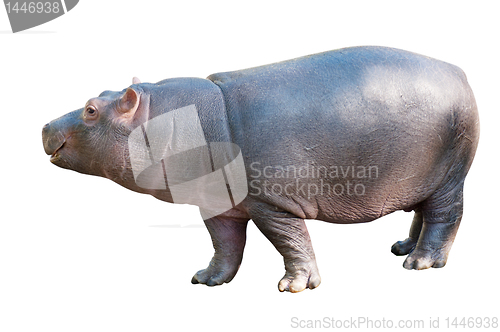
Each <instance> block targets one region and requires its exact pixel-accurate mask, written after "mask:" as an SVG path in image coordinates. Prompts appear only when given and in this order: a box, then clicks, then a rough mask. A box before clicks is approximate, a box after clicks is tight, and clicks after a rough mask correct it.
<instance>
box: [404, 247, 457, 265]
mask: <svg viewBox="0 0 500 332" xmlns="http://www.w3.org/2000/svg"><path fill="white" fill-rule="evenodd" d="M447 256H448V255H447V254H443V253H442V252H441V251H439V250H438V251H436V252H427V251H423V250H418V249H416V250H414V251H413V252H411V253H410V254H409V255H408V257H406V260H405V262H404V263H403V267H404V268H405V269H407V270H424V269H428V268H430V267H434V268H440V267H443V266H445V265H446V261H447V259H448V257H447Z"/></svg>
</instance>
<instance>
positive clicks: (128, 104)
mask: <svg viewBox="0 0 500 332" xmlns="http://www.w3.org/2000/svg"><path fill="white" fill-rule="evenodd" d="M138 107H139V95H138V94H137V92H135V90H134V89H132V88H128V89H127V90H126V91H125V93H124V94H123V96H122V97H121V98H120V101H119V103H118V111H119V112H120V113H122V114H124V113H127V114H130V115H131V116H133V115H134V114H135V112H136V111H137V108H138Z"/></svg>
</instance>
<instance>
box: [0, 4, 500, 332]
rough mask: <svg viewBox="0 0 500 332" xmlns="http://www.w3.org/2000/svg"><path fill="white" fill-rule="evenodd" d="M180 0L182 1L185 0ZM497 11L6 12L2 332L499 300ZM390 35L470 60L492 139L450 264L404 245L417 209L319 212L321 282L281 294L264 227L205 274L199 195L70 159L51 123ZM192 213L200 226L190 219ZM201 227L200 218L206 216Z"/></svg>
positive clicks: (439, 311)
mask: <svg viewBox="0 0 500 332" xmlns="http://www.w3.org/2000/svg"><path fill="white" fill-rule="evenodd" d="M181 3H182V4H181ZM497 12H498V7H497V6H496V2H493V1H477V2H470V1H418V2H406V1H405V2H403V1H371V2H367V1H349V2H347V1H328V2H326V1H325V2H321V1H318V2H315V1H310V2H307V3H306V2H304V1H301V2H292V1H280V2H271V1H265V2H258V1H252V2H246V3H245V4H242V2H236V1H232V2H218V1H200V2H194V1H183V2H180V1H152V0H145V1H141V2H138V1H136V2H132V1H128V2H126V1H118V0H114V1H111V0H108V1H97V0H82V1H80V3H79V4H78V5H77V6H76V7H75V8H74V9H73V10H72V11H70V12H68V13H67V14H66V15H64V16H62V17H60V18H58V19H56V20H54V21H52V22H49V23H46V24H44V25H41V26H38V27H35V28H33V29H31V30H28V31H26V32H22V33H18V34H12V33H11V32H10V31H9V30H10V26H9V23H8V20H7V15H6V13H5V11H4V10H3V9H0V32H1V33H0V50H1V53H0V60H1V61H0V74H1V79H0V96H1V104H0V109H1V119H2V121H1V124H2V130H1V131H0V138H1V141H0V142H1V143H0V144H1V151H2V155H1V163H0V167H1V175H2V177H3V178H2V182H1V183H2V185H1V188H2V190H1V192H2V197H3V198H2V199H1V206H2V208H1V221H0V331H2V332H11V331H53V332H55V331H65V332H67V331H72V332H76V331H93V332H97V331H147V332H149V331H151V332H152V331H180V330H194V329H198V330H208V331H212V330H216V329H217V330H219V331H258V330H259V329H265V330H266V331H286V330H289V329H292V324H291V323H292V321H291V319H292V317H298V319H301V320H308V319H314V320H316V319H319V320H322V319H323V318H324V317H333V318H335V319H350V318H351V317H359V316H364V317H368V318H369V319H372V320H382V319H383V318H385V319H386V320H388V319H391V320H393V321H394V324H397V322H398V320H401V319H402V320H407V319H408V320H420V319H421V320H424V322H425V324H426V327H428V324H429V319H430V318H431V317H432V318H433V319H436V318H438V317H439V318H440V327H441V328H443V327H446V320H445V319H446V318H447V317H450V318H454V317H460V318H461V317H493V316H496V317H498V316H500V313H499V310H498V308H499V300H498V298H499V279H500V278H499V277H500V275H499V272H498V266H499V260H498V251H499V249H498V234H499V228H500V224H499V217H498V206H499V202H498V196H499V195H498V186H500V181H499V179H498V177H499V171H498V158H497V154H498V143H499V139H498V136H497V134H498V132H499V129H498V123H499V120H500V118H499V115H498V114H499V112H498V95H499V84H498V78H499V77H500V70H499V65H498V63H499V52H498V48H497V44H498V33H499V24H498V15H497ZM357 45H383V46H391V47H397V48H402V49H406V50H410V51H413V52H416V53H421V54H425V55H428V56H431V57H434V58H438V59H441V60H444V61H447V62H450V63H453V64H456V65H458V66H459V67H461V68H462V69H463V70H464V71H465V72H466V74H467V76H468V79H469V83H470V85H471V86H472V89H473V90H474V93H475V96H476V99H477V104H478V107H479V112H480V117H481V140H480V144H479V148H478V151H477V154H476V159H475V161H474V164H473V165H472V169H471V171H470V173H469V176H468V178H467V181H466V187H465V212H464V217H463V220H462V225H461V227H460V230H459V233H458V235H457V238H456V241H455V244H454V246H453V249H452V251H451V254H450V257H449V260H448V264H447V266H446V267H445V268H443V269H430V270H425V271H407V270H405V269H403V267H402V264H403V261H404V257H396V256H394V255H392V254H391V252H390V247H391V245H392V244H393V243H394V242H395V241H396V240H402V239H404V238H406V236H407V233H408V230H409V227H410V222H411V219H412V215H411V214H409V213H404V212H397V213H394V214H392V215H389V216H386V217H384V218H381V219H380V220H377V221H374V222H372V223H367V224H359V225H335V224H328V223H323V222H319V221H308V227H309V231H310V233H311V237H312V241H313V244H314V248H315V252H316V256H317V261H318V266H319V269H320V273H321V276H322V284H321V286H320V287H319V288H318V289H315V290H312V291H311V290H305V291H304V292H302V293H299V294H290V293H279V292H278V290H277V283H278V281H279V279H280V278H281V277H282V275H283V273H284V269H283V262H282V258H281V256H280V255H279V254H278V252H277V251H276V250H275V249H274V247H273V246H272V245H271V244H270V243H269V242H268V241H267V240H266V239H265V238H264V236H263V235H262V234H261V233H260V232H259V231H258V230H257V229H256V227H255V226H254V225H253V224H252V223H250V224H249V228H248V241H247V246H246V250H245V255H244V259H243V264H242V266H241V268H240V271H239V272H238V275H237V276H236V277H235V279H234V280H233V281H232V282H231V283H230V284H225V285H223V286H219V287H213V288H209V287H206V286H204V285H191V283H190V280H191V277H192V275H193V274H194V273H195V272H196V271H197V270H199V269H202V268H205V267H206V265H207V264H208V262H209V260H210V258H211V257H212V253H213V249H212V246H211V241H210V237H209V234H208V232H207V231H206V230H205V229H204V228H203V227H202V226H201V225H202V220H201V218H200V217H199V212H198V209H197V208H196V207H193V206H185V205H173V204H167V203H163V202H160V201H158V200H156V199H154V198H152V197H149V196H145V195H140V194H137V193H133V192H130V191H127V190H126V189H124V188H122V187H120V186H118V185H116V184H115V183H113V182H111V181H109V180H107V179H103V178H97V177H92V176H87V175H82V174H78V173H76V172H72V171H68V170H63V169H60V168H58V167H56V166H54V165H52V164H51V163H50V162H49V157H48V156H46V155H45V153H44V151H43V147H42V140H41V130H42V126H43V125H44V124H45V123H47V122H49V121H50V120H52V119H55V118H56V117H59V116H61V115H63V114H65V113H67V112H69V111H72V110H75V109H77V108H80V107H82V106H83V105H84V103H85V102H86V101H87V99H89V98H91V97H95V96H97V95H98V94H99V93H100V92H101V91H103V90H121V89H123V88H125V87H127V86H128V85H130V84H131V80H132V77H133V76H138V77H139V78H141V80H143V81H145V82H156V81H159V80H162V79H165V78H170V77H183V76H194V77H202V78H203V77H206V76H208V75H209V74H211V73H215V72H220V71H229V70H237V69H243V68H247V67H251V66H257V65H263V64H267V63H272V62H276V61H281V60H286V59H290V58H294V57H298V56H302V55H307V54H312V53H316V52H322V51H326V50H330V49H336V48H341V47H347V46H357ZM181 225H182V226H186V225H187V226H191V227H181ZM193 226H195V227H193Z"/></svg>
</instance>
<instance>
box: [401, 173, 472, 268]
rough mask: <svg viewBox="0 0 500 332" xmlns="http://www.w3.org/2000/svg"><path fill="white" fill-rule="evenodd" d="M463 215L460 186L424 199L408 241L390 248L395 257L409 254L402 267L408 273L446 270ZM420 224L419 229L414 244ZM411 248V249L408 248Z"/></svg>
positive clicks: (461, 189)
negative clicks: (444, 267)
mask: <svg viewBox="0 0 500 332" xmlns="http://www.w3.org/2000/svg"><path fill="white" fill-rule="evenodd" d="M462 213H463V182H461V183H460V184H459V185H457V186H455V187H453V188H452V189H450V190H443V191H439V192H436V193H434V194H433V195H432V196H431V197H429V198H428V199H426V200H425V201H424V202H423V203H422V205H421V211H416V213H415V218H414V221H413V224H412V230H411V231H410V237H409V238H408V239H407V240H405V241H402V242H401V243H399V242H397V243H396V244H395V245H394V246H393V252H396V253H397V254H398V253H401V254H404V253H405V252H406V251H408V253H409V255H408V257H407V258H406V260H405V262H404V264H403V267H404V268H406V269H408V270H411V269H415V270H423V269H427V268H430V267H434V268H440V267H443V266H445V264H446V261H447V259H448V253H449V251H450V249H451V246H452V244H453V241H454V239H455V236H456V234H457V231H458V227H459V225H460V221H461V219H462ZM420 220H421V222H420ZM419 223H420V224H421V226H420V228H421V229H420V234H419V235H418V240H417V241H416V243H415V239H416V234H417V233H418V228H419ZM413 245H414V246H415V247H414V249H412V248H411V247H412V246H413Z"/></svg>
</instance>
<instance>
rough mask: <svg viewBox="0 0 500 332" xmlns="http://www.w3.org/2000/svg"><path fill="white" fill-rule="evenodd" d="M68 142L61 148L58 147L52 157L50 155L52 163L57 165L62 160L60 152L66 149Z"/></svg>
mask: <svg viewBox="0 0 500 332" xmlns="http://www.w3.org/2000/svg"><path fill="white" fill-rule="evenodd" d="M65 144H66V142H63V143H62V144H61V146H60V147H58V148H57V149H56V150H55V151H54V152H53V153H52V154H51V155H50V162H51V163H53V164H55V163H56V162H57V161H58V160H59V159H61V154H60V153H59V151H61V149H62V148H63V147H64V145H65Z"/></svg>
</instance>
